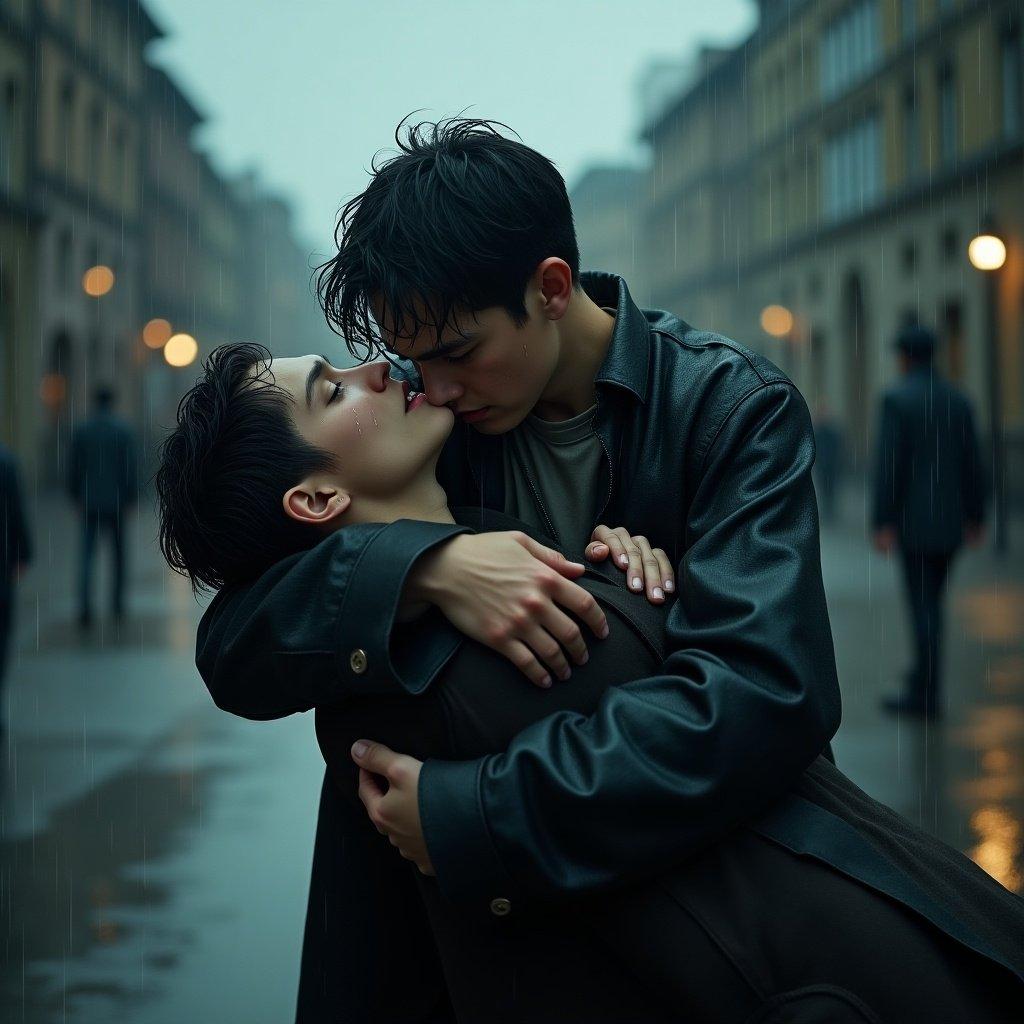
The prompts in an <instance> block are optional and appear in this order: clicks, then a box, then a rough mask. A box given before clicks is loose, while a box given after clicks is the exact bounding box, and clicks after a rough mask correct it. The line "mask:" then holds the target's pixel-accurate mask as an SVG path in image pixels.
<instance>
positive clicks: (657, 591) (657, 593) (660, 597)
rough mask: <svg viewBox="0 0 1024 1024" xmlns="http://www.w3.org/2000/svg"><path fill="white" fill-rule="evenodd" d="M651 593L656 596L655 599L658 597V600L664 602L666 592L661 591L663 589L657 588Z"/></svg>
mask: <svg viewBox="0 0 1024 1024" xmlns="http://www.w3.org/2000/svg"><path fill="white" fill-rule="evenodd" d="M651 593H652V594H653V595H654V596H655V597H656V598H657V599H658V600H659V601H663V600H664V599H665V592H664V591H663V590H662V589H661V587H655V588H654V589H653V590H652V591H651Z"/></svg>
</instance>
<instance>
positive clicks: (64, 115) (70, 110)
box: [57, 77, 75, 174]
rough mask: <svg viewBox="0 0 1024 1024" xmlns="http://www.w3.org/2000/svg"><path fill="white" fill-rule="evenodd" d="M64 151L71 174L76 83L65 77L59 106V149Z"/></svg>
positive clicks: (65, 164) (73, 148)
mask: <svg viewBox="0 0 1024 1024" xmlns="http://www.w3.org/2000/svg"><path fill="white" fill-rule="evenodd" d="M61 150H63V151H64V173H65V174H69V173H70V171H71V164H72V162H73V160H74V154H75V83H74V80H73V79H72V78H70V77H68V78H65V79H64V81H63V82H62V83H61V87H60V98H59V100H58V107H57V151H58V152H60V151H61Z"/></svg>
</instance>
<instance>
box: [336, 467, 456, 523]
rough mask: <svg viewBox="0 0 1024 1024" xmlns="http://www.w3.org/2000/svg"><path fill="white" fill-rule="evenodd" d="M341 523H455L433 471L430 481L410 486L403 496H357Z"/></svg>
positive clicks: (442, 489)
mask: <svg viewBox="0 0 1024 1024" xmlns="http://www.w3.org/2000/svg"><path fill="white" fill-rule="evenodd" d="M341 518H342V522H341V524H340V525H341V526H348V525H351V524H353V523H393V522H396V521H397V520H399V519H420V520H423V521H424V522H427V523H454V522H455V519H454V518H453V517H452V514H451V510H450V509H449V508H448V495H447V494H445V492H444V488H443V487H442V486H441V485H440V484H439V483H438V482H437V478H436V477H435V476H434V475H433V472H431V475H430V480H429V481H425V482H424V483H423V484H420V485H418V486H414V487H408V488H406V489H405V490H403V492H402V493H401V494H400V495H389V496H387V497H370V498H353V500H352V505H351V507H350V508H349V510H348V512H346V513H345V515H344V516H342V517H341Z"/></svg>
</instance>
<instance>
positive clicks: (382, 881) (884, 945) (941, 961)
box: [299, 510, 1024, 1024]
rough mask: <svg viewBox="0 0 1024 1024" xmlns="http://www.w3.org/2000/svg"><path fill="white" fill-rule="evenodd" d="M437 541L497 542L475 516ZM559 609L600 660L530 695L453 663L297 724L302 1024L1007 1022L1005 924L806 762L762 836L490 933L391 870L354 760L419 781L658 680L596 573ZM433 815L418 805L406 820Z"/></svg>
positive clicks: (947, 865)
mask: <svg viewBox="0 0 1024 1024" xmlns="http://www.w3.org/2000/svg"><path fill="white" fill-rule="evenodd" d="M457 517H458V519H459V521H460V522H462V523H463V524H466V525H471V526H473V527H474V528H488V529H497V528H504V529H512V528H516V527H517V526H520V525H521V524H517V523H516V522H515V521H511V520H508V519H507V518H506V517H501V516H497V515H493V514H482V513H480V512H479V511H478V510H459V511H458V513H457ZM538 539H540V540H544V541H545V542H547V543H551V541H550V539H548V538H544V537H543V536H538ZM583 585H584V586H585V587H586V589H588V590H589V591H590V592H591V593H592V594H594V596H595V597H596V598H597V599H598V600H599V602H600V603H601V604H602V606H603V607H604V609H605V611H606V614H607V615H608V619H609V624H610V626H611V628H612V636H611V637H610V639H609V640H608V641H607V642H606V643H605V644H603V645H592V656H591V660H590V662H589V663H588V665H587V666H585V667H584V668H580V669H577V670H576V671H575V672H574V676H573V679H572V680H570V681H569V682H567V683H563V684H560V685H558V686H556V687H555V688H554V689H552V690H550V691H541V690H538V689H535V688H533V687H531V686H530V685H529V684H528V683H526V682H525V681H524V680H522V679H519V678H517V674H516V670H515V669H514V668H513V667H512V666H511V665H509V664H508V663H507V662H506V661H505V660H504V659H502V658H500V657H499V656H498V655H496V654H494V653H493V652H491V651H489V650H487V649H486V648H483V647H482V646H480V645H478V644H475V643H473V642H472V641H466V642H465V643H464V644H462V645H461V646H460V647H459V649H458V650H457V652H456V653H455V655H454V656H453V657H452V659H451V660H450V661H449V662H448V663H447V664H446V665H445V666H444V667H443V668H441V669H440V670H439V672H438V675H437V677H436V678H435V679H434V681H433V684H432V685H431V687H429V688H428V689H427V690H426V691H425V692H424V693H423V694H421V695H418V696H390V697H373V696H367V697H354V698H351V699H349V700H347V701H345V702H342V703H341V704H338V705H336V706H333V707H323V708H319V709H318V710H317V732H318V737H319V739H320V743H321V746H322V748H323V750H324V752H325V756H326V757H327V758H328V763H329V767H330V772H329V775H328V779H327V782H326V785H325V794H324V804H323V806H322V810H321V833H322V834H321V836H320V837H319V838H318V849H317V863H316V865H315V868H314V883H313V887H312V891H311V896H310V907H309V919H308V922H307V934H306V949H305V955H304V961H303V982H302V993H301V996H300V1012H299V1020H300V1021H301V1022H302V1024H307V1022H313V1021H317V1022H319V1021H348V1020H352V1021H356V1020H382V1021H383V1020H394V1021H409V1022H413V1021H435V1020H436V1021H445V1020H459V1021H462V1022H473V1024H475V1022H480V1024H484V1022H492V1021H493V1022H499V1021H509V1022H512V1021H516V1022H518V1021H524V1022H526V1021H529V1022H531V1024H539V1022H544V1021H551V1022H552V1024H553V1022H555V1021H559V1022H571V1021H580V1022H587V1024H601V1022H607V1024H621V1022H625V1021H644V1022H646V1024H658V1022H661V1021H666V1022H667V1021H674V1020H682V1019H687V1020H698V1021H702V1020H707V1021H722V1022H725V1021H737V1022H739V1021H745V1020H755V1019H756V1020H773V1021H774V1020H778V1021H784V1020H787V1021H788V1020H808V1021H817V1020H821V1021H831V1022H837V1021H845V1020H850V1021H868V1020H876V1019H877V1020H912V1019H922V1020H924V1019H928V1020H929V1021H949V1022H950V1024H952V1022H958V1021H964V1020H972V1021H985V1020H988V1021H1002V1020H1005V1021H1010V1020H1013V1019H1015V1016H1014V1014H1015V1012H1016V1007H1017V1006H1018V1005H1019V1001H1020V1000H1021V999H1024V984H1022V979H1024V902H1022V901H1021V900H1020V898H1019V897H1017V896H1015V895H1013V894H1011V893H1009V892H1007V891H1006V890H1005V889H1003V888H1002V887H1001V886H1000V885H999V884H998V883H996V882H995V881H993V880H992V879H991V878H989V876H987V875H986V874H985V873H984V872H983V871H981V869H980V868H978V867H976V866H975V865H974V864H973V863H971V862H970V861H969V860H968V859H967V858H966V857H963V856H962V855H960V854H959V853H957V852H956V851H954V850H952V849H951V848H949V847H947V846H945V845H944V844H943V843H941V842H939V841H938V840H936V839H934V838H932V837H931V836H928V835H927V834H925V833H924V832H922V831H921V830H919V829H917V828H915V827H914V826H912V825H910V824H909V823H908V822H906V821H905V820H903V819H902V818H900V817H899V816H898V815H896V814H895V813H893V812H892V811H890V810H889V809H888V808H886V807H884V806H883V805H881V804H878V803H877V802H876V801H874V800H872V799H871V798H870V797H868V796H867V795H866V794H865V793H863V792H862V791H861V790H859V789H858V788H857V787H856V786H854V785H853V784H852V783H851V782H850V781H849V780H848V779H847V778H845V776H843V775H842V773H841V772H839V771H838V770H837V769H836V767H835V766H834V765H833V764H832V763H831V762H830V761H829V760H828V759H827V758H825V757H821V758H819V759H818V760H817V761H815V762H814V764H813V765H811V767H810V768H809V769H808V770H807V771H806V772H805V773H804V775H803V776H802V777H801V779H800V780H799V782H798V783H797V785H796V786H795V787H794V789H793V791H792V792H791V793H790V794H788V795H787V796H786V797H784V798H783V799H782V800H781V801H779V802H777V803H776V804H775V805H774V806H773V807H772V809H771V810H770V812H769V813H768V814H767V815H761V816H760V817H759V818H757V819H756V820H754V821H752V822H751V823H749V824H748V825H747V826H745V827H743V828H741V829H739V830H736V831H735V832H733V833H731V834H730V835H728V836H727V837H725V838H724V839H722V840H721V841H720V842H718V843H717V844H714V845H713V846H711V847H709V848H708V849H707V850H706V851H704V852H702V853H699V854H697V855H695V856H693V857H691V858H688V859H687V860H686V861H685V862H683V863H681V864H674V865H669V866H666V867H665V868H663V869H662V870H661V871H659V872H657V873H656V874H654V876H653V877H652V878H651V879H649V880H648V881H644V882H634V883H632V884H630V885H626V886H613V887H611V888H610V889H608V890H607V891H603V892H598V893H594V894H590V895H588V896H586V897H576V898H561V899H557V898H554V897H552V896H551V894H550V893H547V892H537V893H533V894H530V893H520V894H519V895H518V896H517V898H516V899H513V900H505V901H504V903H501V904H499V905H498V909H499V910H500V911H501V912H500V913H495V912H494V910H493V905H492V907H488V908H487V909H482V908H479V907H476V906H475V905H472V904H470V905H466V904H457V903H454V902H452V901H451V900H449V899H448V898H447V897H446V896H445V895H444V894H443V893H442V892H441V890H440V888H439V886H438V885H437V881H436V880H435V879H432V878H426V877H424V876H422V875H421V874H419V872H417V871H416V870H415V868H414V867H413V866H412V865H410V864H409V863H408V862H406V861H404V860H402V859H401V857H400V856H398V854H397V851H396V850H394V849H393V848H392V847H391V846H390V844H389V843H388V842H387V840H386V839H385V838H383V837H382V836H380V835H379V834H378V833H377V832H376V831H375V830H374V828H373V827H372V825H370V824H369V821H368V819H367V818H366V815H365V812H364V810H363V808H362V805H361V803H360V802H359V800H358V797H357V796H356V793H355V786H356V774H355V768H354V765H353V764H352V762H351V760H350V758H349V756H348V750H349V747H350V745H351V743H352V742H353V741H354V740H355V739H357V738H359V737H361V736H369V737H372V738H374V739H378V740H380V741H381V742H384V743H386V744H388V745H389V746H392V747H393V748H394V749H397V750H400V751H402V752H405V753H410V754H412V755H414V756H416V757H419V758H421V759H422V758H428V757H430V758H452V759H458V760H464V759H471V758H478V757H481V756H483V755H486V754H490V753H494V752H497V751H501V750H504V749H505V747H506V745H507V744H508V741H509V740H510V739H511V737H512V736H515V735H520V734H521V735H525V736H527V737H528V736H529V730H530V726H531V723H534V722H536V721H538V720H540V719H541V718H544V717H545V716H549V715H552V714H555V715H557V716H562V717H564V718H566V719H570V718H572V717H574V716H576V715H577V714H585V715H592V714H594V713H595V712H598V711H599V709H600V706H601V702H602V699H603V698H604V696H605V694H606V692H607V689H608V687H609V686H610V685H616V684H618V683H621V682H624V681H626V680H628V679H629V677H630V676H631V675H633V676H636V675H642V674H643V673H644V671H645V668H649V667H650V666H652V665H655V664H657V663H658V659H659V658H660V657H661V656H662V654H663V645H664V639H663V626H664V620H665V617H666V614H667V609H666V608H657V607H654V606H652V605H649V604H648V603H647V601H646V600H645V599H644V598H643V597H638V596H637V595H634V594H632V593H630V592H629V591H628V590H627V589H626V588H625V586H624V584H623V580H622V576H621V574H620V573H618V571H617V570H614V569H608V570H606V571H601V570H595V569H588V573H587V577H586V579H585V580H584V581H583ZM764 767H765V770H771V766H770V765H765V766H764ZM586 784H587V780H585V779H581V780H580V785H581V786H585V785H586ZM435 798H438V799H443V798H444V797H443V794H441V795H440V797H438V796H437V794H436V793H435V794H433V795H432V796H431V799H430V800H426V801H424V800H422V798H421V812H422V814H423V815H424V818H425V819H426V818H428V817H430V816H431V815H432V814H433V813H434V808H433V807H432V806H431V800H433V799H435ZM594 812H595V813H596V814H598V815H599V814H600V808H597V807H595V809H594ZM636 813H637V814H638V815H639V814H642V813H643V809H642V808H637V811H636ZM538 826H539V827H543V821H540V822H538ZM495 897H496V899H497V900H501V899H502V893H501V892H499V891H496V892H495Z"/></svg>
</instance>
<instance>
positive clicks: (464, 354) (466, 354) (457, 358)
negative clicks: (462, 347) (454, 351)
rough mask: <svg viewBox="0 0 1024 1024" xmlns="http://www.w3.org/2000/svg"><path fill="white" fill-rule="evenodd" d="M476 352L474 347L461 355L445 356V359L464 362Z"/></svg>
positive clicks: (450, 361)
mask: <svg viewBox="0 0 1024 1024" xmlns="http://www.w3.org/2000/svg"><path fill="white" fill-rule="evenodd" d="M473 352H474V349H470V350H469V351H468V352H463V353H462V355H461V356H445V357H444V358H445V361H446V362H449V363H464V362H465V361H466V360H467V359H468V358H469V357H470V356H471V355H472V354H473Z"/></svg>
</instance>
